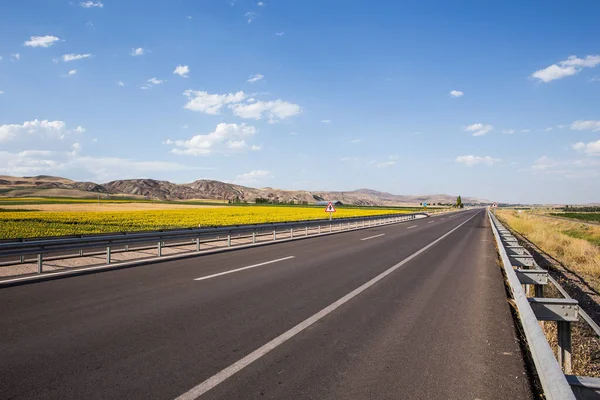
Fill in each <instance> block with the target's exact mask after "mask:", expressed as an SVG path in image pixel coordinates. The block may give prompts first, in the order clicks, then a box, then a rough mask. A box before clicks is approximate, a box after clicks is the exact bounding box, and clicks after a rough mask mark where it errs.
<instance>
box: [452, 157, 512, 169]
mask: <svg viewBox="0 0 600 400" xmlns="http://www.w3.org/2000/svg"><path fill="white" fill-rule="evenodd" d="M455 161H456V162H457V163H459V164H464V165H466V166H467V167H474V166H475V165H478V164H483V165H494V164H496V163H498V162H500V161H501V160H500V159H499V158H493V157H490V156H474V155H467V156H458V157H456V159H455Z"/></svg>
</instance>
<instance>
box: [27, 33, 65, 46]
mask: <svg viewBox="0 0 600 400" xmlns="http://www.w3.org/2000/svg"><path fill="white" fill-rule="evenodd" d="M59 40H60V39H59V38H57V37H56V36H50V35H47V36H32V37H31V38H30V39H29V40H28V41H26V42H25V43H24V45H25V46H28V47H50V46H52V45H53V44H54V43H55V42H58V41H59Z"/></svg>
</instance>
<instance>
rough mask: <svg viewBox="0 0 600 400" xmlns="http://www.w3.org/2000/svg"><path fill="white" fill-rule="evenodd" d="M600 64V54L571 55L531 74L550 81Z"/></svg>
mask: <svg viewBox="0 0 600 400" xmlns="http://www.w3.org/2000/svg"><path fill="white" fill-rule="evenodd" d="M598 64H600V55H593V56H591V55H590V56H586V57H585V58H578V57H577V56H569V58H567V59H566V60H563V61H559V62H558V63H556V64H552V65H551V66H549V67H546V68H544V69H540V70H538V71H535V72H534V73H533V74H531V77H532V78H536V79H539V80H540V81H542V82H544V83H548V82H551V81H553V80H555V79H560V78H564V77H566V76H571V75H575V74H577V73H579V72H580V71H581V70H582V69H583V68H594V67H595V66H597V65H598Z"/></svg>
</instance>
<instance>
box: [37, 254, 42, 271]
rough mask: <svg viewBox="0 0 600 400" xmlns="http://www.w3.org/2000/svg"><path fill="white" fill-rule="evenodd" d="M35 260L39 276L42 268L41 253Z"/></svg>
mask: <svg viewBox="0 0 600 400" xmlns="http://www.w3.org/2000/svg"><path fill="white" fill-rule="evenodd" d="M37 259H38V274H41V273H42V271H43V266H42V253H40V254H38V255H37Z"/></svg>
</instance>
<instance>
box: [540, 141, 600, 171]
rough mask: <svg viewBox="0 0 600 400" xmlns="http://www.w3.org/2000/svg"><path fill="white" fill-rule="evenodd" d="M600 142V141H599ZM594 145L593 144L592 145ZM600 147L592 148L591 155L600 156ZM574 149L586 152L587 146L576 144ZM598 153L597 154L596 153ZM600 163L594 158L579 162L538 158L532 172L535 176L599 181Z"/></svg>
mask: <svg viewBox="0 0 600 400" xmlns="http://www.w3.org/2000/svg"><path fill="white" fill-rule="evenodd" d="M599 142H600V141H599ZM590 144H592V145H593V143H590ZM597 144H598V147H596V148H594V146H591V147H590V150H591V152H590V153H589V154H590V155H600V143H597ZM573 147H574V148H577V149H580V151H586V150H587V145H585V144H584V143H576V144H575V145H574V146H573ZM594 151H596V153H594ZM599 167H600V161H598V160H594V159H592V158H586V159H579V160H577V159H576V160H555V159H552V158H550V157H547V156H542V157H540V158H538V159H537V160H536V161H535V162H534V163H533V165H532V166H531V171H532V172H533V173H534V174H536V175H537V174H545V175H553V176H559V177H563V178H566V179H577V180H580V179H585V180H590V179H597V178H598V177H599V176H600V168H599Z"/></svg>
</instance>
